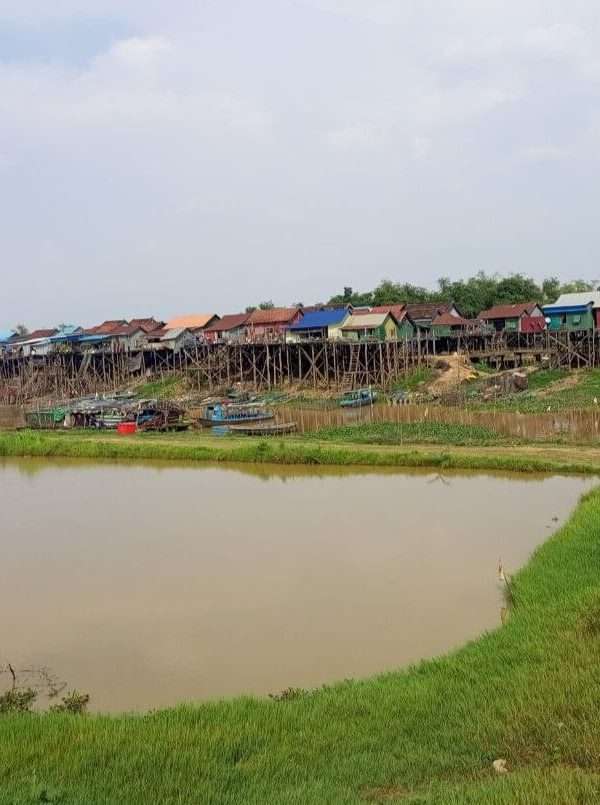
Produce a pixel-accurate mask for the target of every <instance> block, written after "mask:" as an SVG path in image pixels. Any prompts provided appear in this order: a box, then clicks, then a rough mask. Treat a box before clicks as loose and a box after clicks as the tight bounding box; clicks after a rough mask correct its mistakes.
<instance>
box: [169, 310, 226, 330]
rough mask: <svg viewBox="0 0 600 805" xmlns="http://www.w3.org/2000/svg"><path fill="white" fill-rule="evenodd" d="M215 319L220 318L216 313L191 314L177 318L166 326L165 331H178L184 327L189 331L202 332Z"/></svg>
mask: <svg viewBox="0 0 600 805" xmlns="http://www.w3.org/2000/svg"><path fill="white" fill-rule="evenodd" d="M215 318H218V316H217V314H216V313H190V314H189V315H187V316H177V317H175V318H174V319H171V320H170V321H168V322H167V323H166V324H165V330H178V329H180V328H182V327H183V328H184V329H188V330H201V329H202V328H203V327H206V325H207V324H210V323H211V322H212V320H213V319H215Z"/></svg>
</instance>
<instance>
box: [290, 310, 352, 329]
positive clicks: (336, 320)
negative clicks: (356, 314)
mask: <svg viewBox="0 0 600 805" xmlns="http://www.w3.org/2000/svg"><path fill="white" fill-rule="evenodd" d="M347 315H348V310H347V308H345V307H338V308H335V309H334V310H309V311H308V313H305V314H304V316H303V317H302V318H301V319H300V321H299V322H298V323H297V324H292V326H291V327H290V330H320V329H321V328H323V327H330V326H331V325H334V324H341V322H343V321H344V319H345V318H346V316H347Z"/></svg>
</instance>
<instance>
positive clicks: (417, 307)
mask: <svg viewBox="0 0 600 805" xmlns="http://www.w3.org/2000/svg"><path fill="white" fill-rule="evenodd" d="M454 307H456V306H455V305H454V304H453V303H452V302H417V303H408V304H407V305H406V312H407V313H408V315H409V316H410V317H411V319H435V317H436V316H441V315H442V313H449V312H450V311H451V310H452V308H454Z"/></svg>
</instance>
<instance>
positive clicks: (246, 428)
mask: <svg viewBox="0 0 600 805" xmlns="http://www.w3.org/2000/svg"><path fill="white" fill-rule="evenodd" d="M296 427H297V425H296V423H295V422H270V423H267V424H264V425H262V424H260V423H259V424H258V425H231V426H230V428H229V430H230V431H231V433H242V434H244V436H283V435H284V434H286V433H294V431H295V430H296Z"/></svg>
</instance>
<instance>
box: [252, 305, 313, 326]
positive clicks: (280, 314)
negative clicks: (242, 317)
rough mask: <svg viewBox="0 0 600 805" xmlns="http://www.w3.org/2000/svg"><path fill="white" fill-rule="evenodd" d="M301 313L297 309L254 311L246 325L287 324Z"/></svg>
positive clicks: (279, 308) (282, 308) (276, 308)
mask: <svg viewBox="0 0 600 805" xmlns="http://www.w3.org/2000/svg"><path fill="white" fill-rule="evenodd" d="M298 313H300V315H302V311H301V310H300V309H299V308H297V307H272V308H269V309H268V310H260V309H259V308H258V309H257V310H254V311H253V312H252V313H251V314H250V315H249V317H248V324H250V325H257V324H258V325H263V324H289V323H290V322H292V321H293V320H294V319H295V318H296V316H297V315H298Z"/></svg>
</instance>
